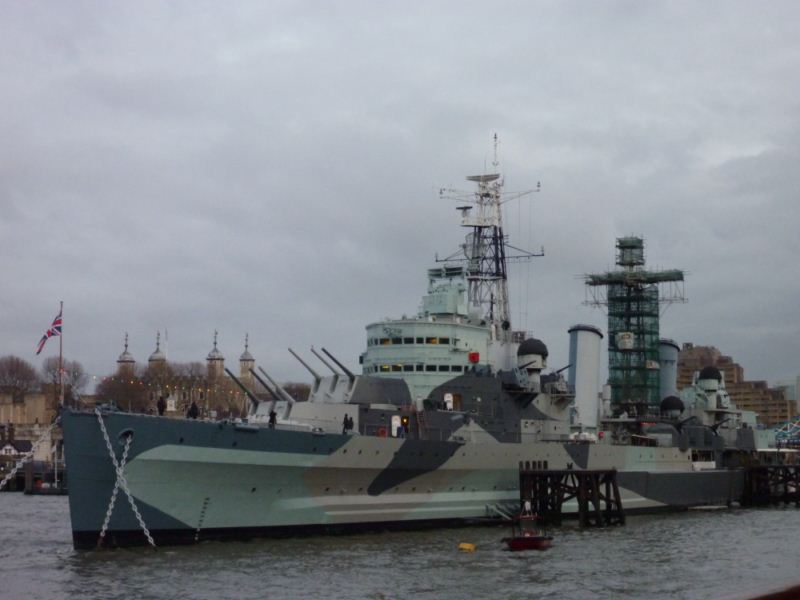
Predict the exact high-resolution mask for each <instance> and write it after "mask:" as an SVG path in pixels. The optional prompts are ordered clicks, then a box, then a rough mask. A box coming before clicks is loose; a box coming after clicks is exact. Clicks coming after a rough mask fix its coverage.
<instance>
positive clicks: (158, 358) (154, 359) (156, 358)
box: [147, 331, 167, 365]
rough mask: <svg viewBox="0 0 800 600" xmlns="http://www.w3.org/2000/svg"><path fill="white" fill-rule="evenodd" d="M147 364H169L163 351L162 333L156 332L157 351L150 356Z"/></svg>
mask: <svg viewBox="0 0 800 600" xmlns="http://www.w3.org/2000/svg"><path fill="white" fill-rule="evenodd" d="M147 362H148V363H150V364H151V365H152V364H153V363H166V362H167V355H166V354H164V353H163V352H162V351H161V332H160V331H157V332H156V350H155V352H153V353H152V354H151V355H150V358H148V359H147Z"/></svg>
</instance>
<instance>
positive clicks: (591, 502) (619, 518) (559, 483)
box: [519, 469, 625, 527]
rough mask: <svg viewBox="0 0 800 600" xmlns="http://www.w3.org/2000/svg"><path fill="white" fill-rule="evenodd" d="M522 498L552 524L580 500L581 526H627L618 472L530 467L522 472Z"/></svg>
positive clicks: (520, 486) (579, 518) (559, 520)
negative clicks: (566, 505) (571, 502)
mask: <svg viewBox="0 0 800 600" xmlns="http://www.w3.org/2000/svg"><path fill="white" fill-rule="evenodd" d="M519 490H520V500H521V501H522V502H523V503H524V502H525V501H526V500H528V501H530V503H531V507H532V509H533V510H534V511H535V512H536V514H538V515H539V516H540V517H541V518H542V519H544V520H546V521H548V522H549V523H553V524H559V523H561V519H562V516H563V511H564V503H565V502H568V501H570V500H573V499H574V500H576V501H577V503H578V521H579V522H580V525H581V527H606V526H609V525H624V524H625V513H624V512H623V510H622V500H621V499H620V494H619V487H618V486H617V471H616V469H611V470H585V471H580V470H574V469H564V470H527V469H520V472H519Z"/></svg>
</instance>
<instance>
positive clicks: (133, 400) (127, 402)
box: [95, 375, 150, 412]
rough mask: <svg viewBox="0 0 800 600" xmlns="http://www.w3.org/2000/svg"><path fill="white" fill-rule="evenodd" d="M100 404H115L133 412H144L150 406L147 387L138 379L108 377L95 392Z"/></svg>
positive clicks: (98, 385)
mask: <svg viewBox="0 0 800 600" xmlns="http://www.w3.org/2000/svg"><path fill="white" fill-rule="evenodd" d="M95 394H96V395H97V399H98V401H99V402H107V403H114V404H116V405H117V406H119V407H120V408H122V409H125V410H128V411H131V412H143V411H145V410H146V409H147V408H148V406H149V405H150V400H149V397H148V393H147V390H146V387H145V385H144V384H143V382H142V380H141V379H140V378H138V377H133V378H130V377H119V376H116V375H115V376H112V377H106V378H105V379H103V380H102V381H101V382H100V383H99V384H97V389H96V390H95Z"/></svg>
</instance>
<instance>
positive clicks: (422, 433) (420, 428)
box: [416, 410, 428, 440]
mask: <svg viewBox="0 0 800 600" xmlns="http://www.w3.org/2000/svg"><path fill="white" fill-rule="evenodd" d="M416 415H417V437H418V439H420V440H424V439H427V437H428V436H427V433H428V429H427V426H426V425H425V411H424V410H418V411H416Z"/></svg>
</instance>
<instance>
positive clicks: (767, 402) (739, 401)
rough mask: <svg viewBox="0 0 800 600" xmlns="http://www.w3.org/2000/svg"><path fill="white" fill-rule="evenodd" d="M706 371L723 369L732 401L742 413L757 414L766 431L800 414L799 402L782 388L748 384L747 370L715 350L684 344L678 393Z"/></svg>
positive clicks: (680, 354) (710, 347)
mask: <svg viewBox="0 0 800 600" xmlns="http://www.w3.org/2000/svg"><path fill="white" fill-rule="evenodd" d="M703 367H716V368H717V369H719V370H720V372H721V373H722V376H723V377H724V379H725V388H726V389H727V391H728V394H729V395H730V398H731V401H732V402H733V403H734V404H735V405H736V407H737V408H738V409H740V410H751V411H753V412H755V413H756V414H757V415H758V422H759V423H760V424H762V425H764V426H765V427H774V426H776V425H779V424H781V423H783V422H785V421H788V420H789V419H790V418H791V417H793V416H794V415H795V414H796V412H797V410H796V408H797V407H796V403H795V401H793V400H790V399H789V398H787V396H786V394H785V391H784V390H783V389H782V388H780V387H776V388H770V387H769V385H768V384H767V382H766V381H763V380H758V381H747V380H746V379H745V378H744V368H742V366H741V365H740V364H739V363H737V362H734V360H733V358H731V357H730V356H726V355H724V354H722V353H721V352H720V351H719V350H718V349H717V348H715V347H714V346H695V345H694V344H691V343H685V344H683V347H682V348H681V351H680V353H679V354H678V389H679V390H682V389H683V388H685V387H688V386H690V385H692V380H693V378H694V374H695V373H696V372H697V371H700V370H701V369H703Z"/></svg>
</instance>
